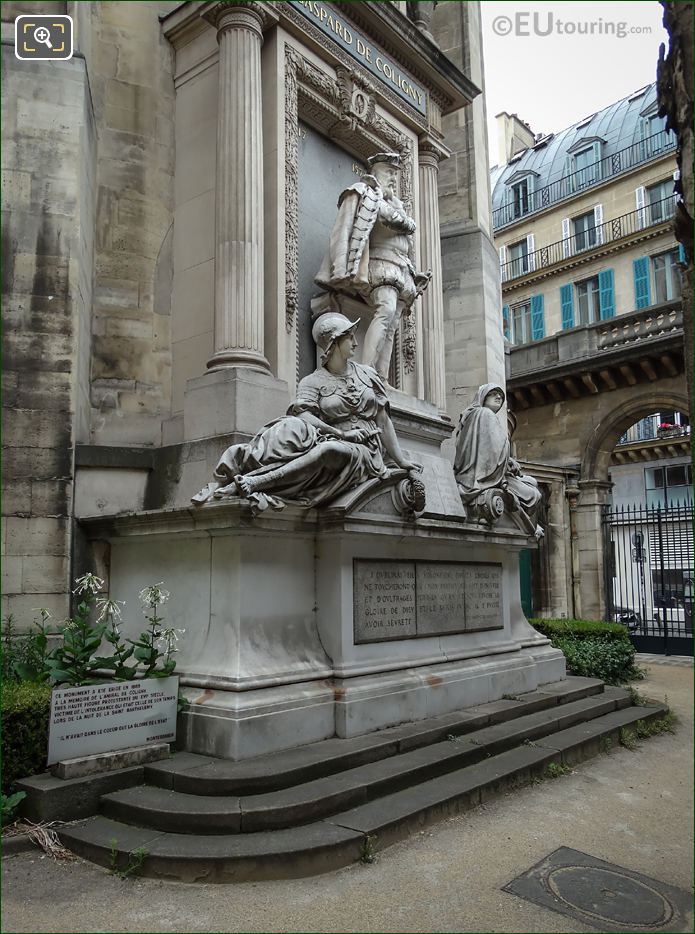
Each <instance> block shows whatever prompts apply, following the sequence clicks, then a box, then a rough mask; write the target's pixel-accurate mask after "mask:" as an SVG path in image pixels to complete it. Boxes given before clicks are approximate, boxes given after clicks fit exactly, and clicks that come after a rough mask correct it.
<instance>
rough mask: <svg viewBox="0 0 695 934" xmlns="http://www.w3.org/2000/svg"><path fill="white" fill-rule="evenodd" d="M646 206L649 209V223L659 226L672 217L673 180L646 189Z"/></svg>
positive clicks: (669, 179) (668, 179)
mask: <svg viewBox="0 0 695 934" xmlns="http://www.w3.org/2000/svg"><path fill="white" fill-rule="evenodd" d="M647 204H648V205H649V207H648V208H647V210H648V211H649V223H650V224H660V223H661V222H662V221H665V220H668V219H669V217H671V216H672V215H673V208H674V198H673V179H672V178H667V179H666V180H665V181H663V182H659V183H658V185H650V186H649V188H647Z"/></svg>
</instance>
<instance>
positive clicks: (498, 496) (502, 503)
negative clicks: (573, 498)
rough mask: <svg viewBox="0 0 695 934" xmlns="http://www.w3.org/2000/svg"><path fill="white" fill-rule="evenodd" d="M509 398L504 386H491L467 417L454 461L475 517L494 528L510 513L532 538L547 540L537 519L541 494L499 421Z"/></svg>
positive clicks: (466, 502) (464, 499) (463, 498)
mask: <svg viewBox="0 0 695 934" xmlns="http://www.w3.org/2000/svg"><path fill="white" fill-rule="evenodd" d="M504 398H505V397H504V390H503V389H502V387H501V386H497V385H496V384H495V383H485V384H484V385H482V386H480V387H479V389H478V391H477V393H476V395H475V399H474V400H473V402H472V403H471V404H470V405H469V406H468V407H467V408H466V409H464V411H463V412H462V413H461V418H460V421H459V429H458V434H457V437H456V457H455V459H454V474H455V476H456V482H457V484H458V488H459V493H460V494H461V501H462V502H463V504H464V506H465V507H466V510H467V512H468V513H469V514H470V515H471V517H474V518H477V519H479V520H480V521H482V522H485V523H487V524H489V525H493V524H494V523H495V522H496V521H497V520H498V519H500V518H501V516H502V515H503V513H505V512H506V513H509V514H511V515H513V516H514V517H515V518H516V519H517V520H518V524H519V525H520V526H521V527H522V528H523V530H524V531H525V532H526V533H527V534H528V535H533V536H534V537H535V538H537V539H538V538H542V537H543V529H542V528H541V527H540V525H538V524H537V523H536V518H535V517H536V512H537V510H538V506H539V504H540V501H541V491H540V490H539V488H538V482H537V481H536V480H535V479H534V478H533V477H531V476H529V475H528V474H523V473H522V472H521V468H520V467H519V464H518V463H517V462H516V461H515V460H514V458H513V457H512V456H511V449H510V443H509V435H508V433H507V429H506V426H505V425H503V424H502V422H501V420H500V419H499V418H498V412H499V411H500V409H501V408H502V406H503V405H504Z"/></svg>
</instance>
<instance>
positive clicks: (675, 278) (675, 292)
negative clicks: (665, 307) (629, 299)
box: [652, 250, 681, 304]
mask: <svg viewBox="0 0 695 934" xmlns="http://www.w3.org/2000/svg"><path fill="white" fill-rule="evenodd" d="M652 273H653V276H654V300H655V301H656V303H657V304H659V302H671V301H673V300H674V299H677V298H680V296H681V267H680V263H679V262H678V250H668V251H667V252H666V253H659V254H658V255H657V256H652Z"/></svg>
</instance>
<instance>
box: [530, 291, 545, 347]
mask: <svg viewBox="0 0 695 934" xmlns="http://www.w3.org/2000/svg"><path fill="white" fill-rule="evenodd" d="M542 337H545V321H544V320H543V296H542V295H532V296H531V340H533V341H538V340H540V339H541V338H542Z"/></svg>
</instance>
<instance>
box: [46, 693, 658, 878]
mask: <svg viewBox="0 0 695 934" xmlns="http://www.w3.org/2000/svg"><path fill="white" fill-rule="evenodd" d="M568 687H569V685H568ZM574 687H577V685H574ZM584 687H587V685H584ZM589 687H591V689H593V686H589ZM535 693H538V692H534V694H535ZM561 696H562V698H563V700H564V699H565V697H567V696H574V697H576V696H577V695H576V692H575V693H574V695H571V694H568V692H562V694H561ZM534 700H535V701H538V700H539V698H537V697H536V698H534V699H532V701H531V703H533V701H534ZM515 703H517V702H515V701H509V702H496V704H492V705H484V707H485V708H487V710H485V709H484V708H480V709H479V711H478V712H477V713H473V712H471V711H470V710H469V711H467V712H466V713H468V714H471V715H472V716H483V717H486V718H487V722H486V725H484V726H482V727H479V728H478V729H476V730H472V731H470V732H469V733H467V734H465V735H464V736H463V737H462V738H460V739H458V738H457V739H455V740H444V741H442V740H441V738H440V736H439V733H438V732H437V731H438V730H440V729H441V728H442V726H443V725H442V724H441V723H438V724H437V725H436V726H433V721H428V724H419V725H415V724H409V725H408V726H409V728H412V727H415V726H418V727H419V729H418V730H417V731H415V730H414V731H413V732H412V733H411V734H410V740H412V739H413V737H415V736H416V734H417V733H419V734H426V733H429V734H430V735H431V736H433V737H434V738H435V740H438V741H433V742H431V743H429V745H427V746H416V748H415V749H407V750H404V751H403V752H402V753H398V752H397V751H396V752H391V753H386V750H387V749H390V748H391V745H390V744H391V743H392V742H393V741H394V738H393V737H391V739H390V740H388V742H387V743H381V742H378V743H377V742H376V738H375V737H373V738H372V739H373V744H372V747H371V748H372V750H373V748H374V743H376V745H377V746H379V747H380V748H381V751H382V752H384V753H385V754H384V755H383V756H382V758H381V759H378V760H375V761H372V762H368V763H366V764H364V765H355V764H354V761H353V760H351V759H350V756H348V757H347V760H346V764H348V765H351V766H352V767H351V768H346V769H342V770H341V771H340V772H338V773H336V772H332V773H330V774H328V775H326V774H320V773H321V771H322V770H321V768H320V767H319V765H318V763H319V760H318V758H317V757H316V752H315V750H314V749H309V750H308V756H307V763H305V769H308V763H309V762H311V763H313V764H314V766H313V767H316V768H317V769H318V772H319V775H318V777H313V778H310V779H309V780H308V781H300V782H298V783H297V784H295V785H290V786H287V785H286V784H285V787H283V788H280V789H278V790H276V791H273V792H264V793H262V794H256V795H234V796H232V795H224V794H212V795H210V794H195V795H192V794H189V793H186V792H182V791H178V790H176V787H175V785H176V781H175V779H176V777H177V776H180V775H182V774H185V773H187V772H188V773H192V772H194V771H197V768H198V767H200V768H207V767H208V765H209V763H210V762H211V760H210V759H208V758H206V757H197V759H202V760H203V763H207V764H208V765H205V764H203V763H200V762H198V765H197V767H196V766H195V765H194V760H193V759H192V758H191V756H190V755H189V754H180V755H179V756H174V757H173V758H172V759H171V760H170V761H169V762H168V763H165V765H167V766H168V769H167V774H168V776H169V779H171V785H172V786H174V787H169V788H165V787H161V786H157V785H145V786H141V787H138V788H130V789H126V790H123V791H117V792H111V793H109V794H106V795H104V796H103V797H102V801H101V809H102V814H100V815H99V816H97V817H92V818H89V819H87V820H84V821H81V822H79V823H75V824H73V825H70V826H66V827H64V828H62V829H61V830H60V831H59V833H60V837H61V840H62V842H63V843H64V844H65V845H66V846H68V847H69V848H70V849H72V850H74V851H75V852H77V853H78V854H80V855H82V856H85V857H86V858H88V859H91V860H93V861H94V862H97V863H99V864H101V865H104V866H109V867H111V868H113V867H114V866H117V867H119V868H124V867H125V866H127V865H128V861H129V859H131V860H132V859H133V857H132V856H129V854H132V853H133V851H134V850H137V849H138V848H142V850H143V851H144V853H145V856H144V862H143V865H142V867H141V869H140V870H139V871H140V872H141V873H142V874H143V875H147V876H152V877H157V878H168V879H178V880H182V881H187V882H232V881H245V880H252V879H274V878H296V877H300V876H305V875H312V874H315V873H320V872H327V871H331V870H333V869H336V868H339V867H341V866H345V865H348V864H349V863H351V862H353V861H355V860H357V859H359V858H360V856H362V855H364V853H365V847H367V848H369V849H372V848H373V849H376V850H378V849H382V848H383V847H385V846H388V845H389V844H391V843H393V842H394V841H396V840H399V839H402V838H404V837H406V836H407V835H408V834H410V833H412V832H413V831H415V830H419V829H421V828H422V827H424V826H426V825H428V824H430V823H432V822H434V821H436V820H439V819H442V818H445V817H448V816H451V815H453V814H456V813H459V812H461V811H464V810H466V809H467V808H470V807H474V806H475V805H477V804H479V803H480V802H481V801H483V800H486V799H487V798H488V797H490V796H491V795H494V794H496V793H499V792H500V791H503V790H505V789H507V788H510V787H515V786H516V785H521V784H524V783H526V782H528V781H530V780H531V779H532V778H533V777H534V776H538V775H542V774H543V773H544V772H545V771H546V770H547V767H548V765H549V763H551V762H556V763H558V764H565V765H572V764H574V763H576V762H577V761H580V760H581V759H583V758H587V757H589V756H591V755H595V754H596V753H597V752H598V751H599V750H600V749H602V748H605V743H606V741H607V739H610V740H611V741H612V742H614V743H617V741H618V739H619V733H620V730H621V728H623V727H625V726H630V725H631V724H634V723H636V722H637V721H638V720H648V719H651V718H653V717H660V716H663V715H664V713H665V712H666V709H667V708H666V707H665V706H664V705H662V704H659V705H654V706H649V707H633V706H629V705H630V698H629V694H628V693H627V692H626V691H622V690H619V689H615V688H607V689H606V690H605V692H603V693H601V694H594V695H589V696H585V697H582V698H580V699H579V700H570V701H569V702H567V703H558V702H557V701H556V702H555V703H554V704H553V705H552V706H551V707H549V708H545V709H541V710H538V709H536V710H535V711H534V712H533V713H525V714H522V715H521V716H519V715H518V714H519V712H520V709H519V707H517V708H516V713H517V715H516V716H513V717H512V718H511V719H503V720H501V721H500V722H492V723H491V722H490V721H491V718H499V717H508V716H509V715H510V714H509V711H510V710H512V709H513V708H511V707H509V706H506V705H507V704H515ZM519 703H520V702H519ZM501 705H505V706H501ZM452 716H453V715H452ZM438 719H441V718H438ZM461 722H462V721H461ZM362 739H363V740H365V739H367V738H366V737H363V738H362ZM382 739H383V737H382ZM400 739H401V740H403V741H404V742H406V743H407V742H408V739H407V738H406V735H405V734H404V735H403V736H401V738H400ZM399 741H400V740H399ZM328 742H329V743H331V744H332V745H331V746H329V747H328V749H329V751H330V750H333V751H336V748H337V747H336V746H335V744H334V743H333V741H328ZM338 742H341V741H338ZM350 742H351V743H352V741H350ZM320 745H322V744H316V746H320ZM367 748H370V747H369V744H365V743H364V742H363V743H362V744H360V743H352V746H351V751H350V755H354V756H356V757H359V756H361V755H364V754H365V749H367ZM299 752H300V750H293V751H292V754H293V758H292V760H291V761H294V763H295V766H296V769H295V774H300V775H305V774H307V773H306V771H304V772H302V769H301V767H300V762H299V759H297V758H295V756H296V754H297V753H299ZM285 755H286V754H277V755H274V756H266V757H263V760H264V761H265V769H266V772H265V774H266V775H275V776H276V778H279V776H278V774H277V771H276V769H277V768H278V766H279V763H280V762H281V761H282V759H283V757H284V756H285ZM263 760H261V759H258V760H255V762H254V763H250V762H245V763H228V762H225V763H217V764H218V765H219V766H220V767H222V768H221V770H222V772H224V775H223V774H219V773H218V774H217V775H213V776H208V779H212V778H216V779H217V782H216V783H214V787H215V788H216V790H217V791H219V789H220V787H221V785H220V783H222V784H224V783H225V782H229V781H237V782H238V781H239V780H240V779H241V778H242V777H243V780H244V781H248V779H249V774H250V773H249V772H245V770H247V769H250V768H253V769H255V770H256V771H258V770H259V766H260V763H261V762H262V761H263ZM177 761H179V762H180V765H179V766H176V762H177ZM196 761H197V760H196ZM344 764H345V762H344ZM313 767H312V768H313ZM179 769H180V771H179ZM432 770H434V774H433V772H432ZM232 773H234V774H232ZM311 773H312V769H309V774H311ZM158 777H159V779H160V780H162V775H161V774H159V776H158ZM273 780H275V779H273ZM237 787H244V786H243V785H241V784H239V785H238V786H237ZM290 820H291V821H292V822H293V825H292V826H290V827H287V826H283V825H284V824H285V823H286V822H288V821H290ZM270 828H272V829H270ZM367 841H368V842H367Z"/></svg>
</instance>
